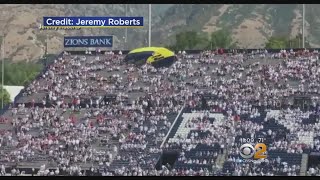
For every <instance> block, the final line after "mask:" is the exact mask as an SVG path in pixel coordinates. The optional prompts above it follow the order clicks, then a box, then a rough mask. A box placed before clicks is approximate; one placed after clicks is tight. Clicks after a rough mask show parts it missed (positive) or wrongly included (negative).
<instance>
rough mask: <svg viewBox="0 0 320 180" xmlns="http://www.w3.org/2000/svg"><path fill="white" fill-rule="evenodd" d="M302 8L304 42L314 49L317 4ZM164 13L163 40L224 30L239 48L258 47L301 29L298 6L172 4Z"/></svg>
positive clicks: (319, 10)
mask: <svg viewBox="0 0 320 180" xmlns="http://www.w3.org/2000/svg"><path fill="white" fill-rule="evenodd" d="M305 9H306V16H305V22H306V28H305V30H306V32H305V35H306V40H307V41H309V42H310V44H312V45H313V46H314V47H318V46H319V44H320V39H319V38H318V37H319V35H320V28H319V27H320V26H319V25H320V24H319V23H320V5H318V4H312V5H311V4H310V5H306V8H305ZM166 14H170V16H171V17H172V18H164V19H162V20H161V21H160V22H159V24H165V25H168V24H169V25H170V26H168V27H167V26H165V27H167V29H171V31H174V32H171V31H170V30H168V31H169V33H167V36H165V37H163V39H166V38H168V39H174V37H173V36H172V35H174V34H175V33H177V32H179V31H184V30H186V29H188V30H197V31H203V32H208V33H210V32H214V31H216V30H219V29H221V28H226V29H230V30H231V31H232V37H233V41H234V42H238V46H239V47H240V48H262V47H263V46H264V44H265V42H266V41H267V39H268V38H270V37H271V36H272V35H275V36H287V35H291V36H296V35H297V34H298V33H299V32H301V29H302V15H301V14H302V5H296V4H227V5H226V4H201V5H174V6H172V7H170V8H169V9H168V10H167V12H166ZM199 16H201V18H199ZM175 22H176V23H175ZM173 24H174V25H173ZM157 33H158V32H157ZM155 34H156V33H155ZM163 35H164V33H163ZM162 41H163V40H162Z"/></svg>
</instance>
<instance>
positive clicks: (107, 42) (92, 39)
mask: <svg viewBox="0 0 320 180" xmlns="http://www.w3.org/2000/svg"><path fill="white" fill-rule="evenodd" d="M112 45H113V36H69V37H64V47H66V48H67V47H112Z"/></svg>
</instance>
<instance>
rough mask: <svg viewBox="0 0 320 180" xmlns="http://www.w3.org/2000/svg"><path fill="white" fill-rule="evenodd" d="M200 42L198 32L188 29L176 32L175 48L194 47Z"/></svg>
mask: <svg viewBox="0 0 320 180" xmlns="http://www.w3.org/2000/svg"><path fill="white" fill-rule="evenodd" d="M199 42H200V38H199V37H198V34H197V32H195V31H186V32H181V33H178V34H176V44H175V49H180V50H181V49H193V48H194V47H195V46H196V45H197V44H198V43H199Z"/></svg>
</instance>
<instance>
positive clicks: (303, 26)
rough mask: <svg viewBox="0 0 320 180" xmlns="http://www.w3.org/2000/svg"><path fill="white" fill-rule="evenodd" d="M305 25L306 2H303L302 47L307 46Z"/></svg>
mask: <svg viewBox="0 0 320 180" xmlns="http://www.w3.org/2000/svg"><path fill="white" fill-rule="evenodd" d="M304 25H305V4H302V48H305V46H304V41H305V40H304Z"/></svg>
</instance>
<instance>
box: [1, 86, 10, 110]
mask: <svg viewBox="0 0 320 180" xmlns="http://www.w3.org/2000/svg"><path fill="white" fill-rule="evenodd" d="M2 99H3V105H4V106H6V105H7V104H9V103H10V94H9V93H8V91H7V90H6V89H3V93H2V86H0V107H1V109H2V108H3V107H2Z"/></svg>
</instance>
